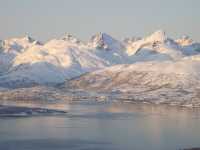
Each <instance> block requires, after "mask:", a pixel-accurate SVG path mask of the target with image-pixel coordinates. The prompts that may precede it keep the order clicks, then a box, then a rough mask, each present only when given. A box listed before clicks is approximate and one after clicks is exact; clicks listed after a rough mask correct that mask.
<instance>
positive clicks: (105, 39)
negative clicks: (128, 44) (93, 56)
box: [89, 32, 121, 50]
mask: <svg viewBox="0 0 200 150" xmlns="http://www.w3.org/2000/svg"><path fill="white" fill-rule="evenodd" d="M89 45H90V46H92V47H93V48H97V49H105V50H119V49H121V43H120V42H119V41H118V40H116V39H115V38H113V37H112V36H110V35H109V34H107V33H102V32H100V33H97V34H95V35H94V36H92V38H91V40H90V42H89Z"/></svg>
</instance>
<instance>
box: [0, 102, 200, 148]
mask: <svg viewBox="0 0 200 150" xmlns="http://www.w3.org/2000/svg"><path fill="white" fill-rule="evenodd" d="M67 109H68V113H67V114H65V115H56V116H55V115H54V116H38V117H10V118H9V117H7V118H6V117H4V118H0V149H2V150H36V149H37V150H66V149H70V150H94V149H95V150H96V149H97V150H123V149H124V150H178V149H181V148H190V147H200V111H199V110H198V109H186V108H180V107H179V108H177V107H167V106H151V105H139V104H129V103H127V104H122V103H120V104H119V103H115V104H103V103H102V104H90V103H87V104H83V103H82V104H80V103H78V104H70V105H68V106H67Z"/></svg>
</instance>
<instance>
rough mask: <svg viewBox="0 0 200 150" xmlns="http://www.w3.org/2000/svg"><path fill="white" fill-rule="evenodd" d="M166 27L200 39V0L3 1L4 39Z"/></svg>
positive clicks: (0, 27)
mask: <svg viewBox="0 0 200 150" xmlns="http://www.w3.org/2000/svg"><path fill="white" fill-rule="evenodd" d="M158 29H163V30H165V31H166V32H167V34H168V35H169V36H171V37H174V38H176V37H180V36H181V35H185V34H186V35H189V36H191V37H192V38H193V39H195V40H197V41H200V0H0V39H6V38H10V37H20V36H24V35H26V34H28V35H30V36H32V37H34V38H36V39H39V40H48V39H51V38H56V37H60V36H62V35H64V34H65V33H71V34H73V35H75V36H77V37H79V38H81V39H83V40H87V39H88V38H89V37H90V36H91V35H93V34H95V33H97V32H106V33H109V34H111V35H112V36H114V37H116V38H118V39H120V38H123V37H132V36H145V35H148V34H149V33H151V32H154V31H156V30H158Z"/></svg>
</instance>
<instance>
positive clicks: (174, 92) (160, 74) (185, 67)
mask: <svg viewBox="0 0 200 150" xmlns="http://www.w3.org/2000/svg"><path fill="white" fill-rule="evenodd" d="M197 58H200V55H199V56H198V57H197V56H196V59H194V58H192V57H187V58H183V59H181V60H179V61H165V62H155V61H154V62H142V63H135V64H130V65H116V66H113V67H109V68H106V69H103V70H98V71H95V72H91V73H88V74H85V75H83V76H81V77H79V78H77V79H74V80H71V81H70V82H66V84H65V85H63V86H62V88H64V89H65V88H73V89H81V90H84V91H87V92H91V93H94V92H96V93H104V94H109V95H111V96H112V97H114V99H124V100H130V101H135V102H137V101H142V102H148V103H159V104H160V103H162V104H171V105H172V104H173V105H185V106H186V105H187V106H200V100H199V94H200V92H199V89H200V61H199V60H198V59H197Z"/></svg>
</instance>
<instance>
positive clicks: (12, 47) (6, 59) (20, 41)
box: [0, 36, 42, 74]
mask: <svg viewBox="0 0 200 150" xmlns="http://www.w3.org/2000/svg"><path fill="white" fill-rule="evenodd" d="M34 45H42V43H41V42H39V41H36V40H34V39H33V38H31V37H29V36H25V37H22V38H11V39H7V40H2V41H0V74H2V73H4V72H6V71H8V69H9V67H11V65H12V61H13V59H14V58H15V57H16V56H17V55H18V54H20V53H23V52H24V51H25V50H26V49H27V48H29V47H32V46H34Z"/></svg>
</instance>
